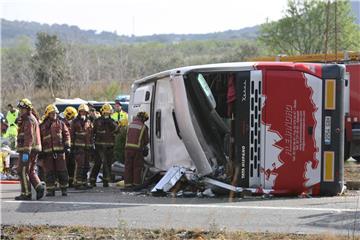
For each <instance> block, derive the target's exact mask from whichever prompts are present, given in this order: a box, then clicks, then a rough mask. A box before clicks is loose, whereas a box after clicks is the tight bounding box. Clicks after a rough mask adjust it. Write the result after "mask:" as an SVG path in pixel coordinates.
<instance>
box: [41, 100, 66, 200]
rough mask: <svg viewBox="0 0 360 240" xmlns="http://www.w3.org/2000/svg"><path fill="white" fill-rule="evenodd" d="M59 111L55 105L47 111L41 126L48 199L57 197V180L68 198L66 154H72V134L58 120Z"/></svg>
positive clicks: (63, 193) (48, 107) (62, 192)
mask: <svg viewBox="0 0 360 240" xmlns="http://www.w3.org/2000/svg"><path fill="white" fill-rule="evenodd" d="M58 114H59V110H58V109H57V107H56V106H55V105H53V104H50V105H48V106H47V107H46V109H45V120H44V122H43V123H42V124H41V125H40V133H41V144H42V147H43V158H44V160H43V161H44V168H45V182H46V188H47V194H46V196H47V197H53V196H55V180H56V179H58V180H59V184H60V189H61V194H62V196H67V187H68V184H69V175H68V172H67V169H66V160H65V153H69V152H70V132H69V129H68V128H67V126H66V125H65V123H64V122H63V121H62V120H60V119H59V118H58Z"/></svg>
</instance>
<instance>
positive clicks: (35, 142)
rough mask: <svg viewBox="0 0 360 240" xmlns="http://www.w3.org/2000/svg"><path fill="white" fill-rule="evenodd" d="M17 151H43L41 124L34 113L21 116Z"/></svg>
mask: <svg viewBox="0 0 360 240" xmlns="http://www.w3.org/2000/svg"><path fill="white" fill-rule="evenodd" d="M17 151H18V152H20V153H30V152H31V151H38V152H39V151H41V139H40V128H39V122H38V120H37V119H36V118H35V116H34V115H33V114H32V113H25V114H23V115H21V124H20V126H19V133H18V139H17Z"/></svg>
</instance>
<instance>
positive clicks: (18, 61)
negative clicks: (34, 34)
mask: <svg viewBox="0 0 360 240" xmlns="http://www.w3.org/2000/svg"><path fill="white" fill-rule="evenodd" d="M13 44H14V46H13V47H11V48H4V49H2V54H1V99H2V101H4V100H5V101H7V102H8V103H10V102H12V103H14V102H15V101H16V100H18V99H19V98H21V97H23V96H27V97H29V96H32V94H33V92H34V87H35V86H34V72H33V70H32V68H31V66H30V59H31V55H32V53H33V49H32V46H31V39H29V38H27V37H24V36H22V37H19V38H17V39H16V41H15V42H14V43H13ZM16 94H18V95H20V96H17V95H16Z"/></svg>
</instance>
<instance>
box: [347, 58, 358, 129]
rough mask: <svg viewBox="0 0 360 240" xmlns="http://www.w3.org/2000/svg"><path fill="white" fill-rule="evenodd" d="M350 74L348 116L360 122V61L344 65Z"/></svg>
mask: <svg viewBox="0 0 360 240" xmlns="http://www.w3.org/2000/svg"><path fill="white" fill-rule="evenodd" d="M346 71H348V72H349V74H350V116H351V117H352V118H353V119H352V120H354V118H357V121H356V122H360V63H358V64H348V65H346Z"/></svg>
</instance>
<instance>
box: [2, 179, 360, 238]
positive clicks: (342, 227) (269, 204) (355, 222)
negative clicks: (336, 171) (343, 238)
mask: <svg viewBox="0 0 360 240" xmlns="http://www.w3.org/2000/svg"><path fill="white" fill-rule="evenodd" d="M0 187H1V224H6V225H7V224H26V225H28V224H33V225H38V224H49V225H61V226H67V225H86V226H96V227H113V228H117V227H121V228H150V229H154V228H157V229H168V228H175V229H187V230H189V229H203V230H210V229H215V230H220V229H225V230H232V231H236V230H243V231H251V232H255V231H256V232H257V231H261V232H264V231H269V232H290V233H326V234H345V235H349V236H353V234H356V235H359V233H360V232H359V231H360V220H359V219H360V212H359V211H358V209H359V208H360V193H359V192H354V191H352V192H348V194H347V195H346V196H341V197H323V198H271V199H262V198H260V197H247V198H243V199H241V198H234V199H229V198H197V197H194V198H173V197H152V196H147V195H146V194H143V193H127V192H122V191H120V190H119V189H118V188H116V187H110V188H107V189H104V188H102V187H97V188H94V189H92V190H88V191H75V190H69V196H68V197H62V196H60V193H59V192H57V196H55V197H52V198H50V197H47V198H44V199H42V200H40V201H23V202H19V201H14V200H13V199H14V197H15V196H16V195H17V194H18V193H19V185H13V184H0Z"/></svg>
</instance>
